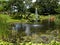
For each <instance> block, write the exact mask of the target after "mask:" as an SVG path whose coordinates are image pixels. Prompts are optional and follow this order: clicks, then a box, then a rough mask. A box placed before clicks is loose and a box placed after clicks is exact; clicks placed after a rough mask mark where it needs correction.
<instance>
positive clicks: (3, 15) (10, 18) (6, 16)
mask: <svg viewBox="0 0 60 45" xmlns="http://www.w3.org/2000/svg"><path fill="white" fill-rule="evenodd" d="M0 17H2V18H3V19H6V20H7V23H10V22H12V23H13V22H21V21H20V20H17V19H12V17H10V16H9V15H5V14H0Z"/></svg>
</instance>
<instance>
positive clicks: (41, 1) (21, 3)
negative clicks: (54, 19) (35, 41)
mask: <svg viewBox="0 0 60 45" xmlns="http://www.w3.org/2000/svg"><path fill="white" fill-rule="evenodd" d="M58 2H59V1H58V0H36V2H32V0H9V1H0V3H1V4H2V6H3V7H2V8H4V9H3V10H5V11H10V12H14V11H13V10H15V9H16V10H15V11H16V12H20V13H22V12H24V13H26V12H31V13H34V12H35V7H37V8H38V13H39V14H54V13H57V11H56V10H55V9H57V8H58V5H59V4H58ZM14 6H15V7H14ZM0 8H1V6H0ZM2 8H1V9H2ZM1 9H0V10H1Z"/></svg>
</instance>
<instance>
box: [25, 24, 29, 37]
mask: <svg viewBox="0 0 60 45" xmlns="http://www.w3.org/2000/svg"><path fill="white" fill-rule="evenodd" d="M25 26H26V29H25V33H26V35H27V36H29V35H30V26H29V25H28V24H26V25H25Z"/></svg>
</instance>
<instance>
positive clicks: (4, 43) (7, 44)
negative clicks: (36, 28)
mask: <svg viewBox="0 0 60 45" xmlns="http://www.w3.org/2000/svg"><path fill="white" fill-rule="evenodd" d="M0 44H1V45H14V44H13V43H9V42H4V41H1V40H0ZM36 44H38V45H60V42H57V41H54V40H53V41H51V43H49V44H44V43H32V42H29V43H20V44H19V45H36ZM16 45H18V44H16Z"/></svg>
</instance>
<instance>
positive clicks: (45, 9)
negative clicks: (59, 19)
mask: <svg viewBox="0 0 60 45" xmlns="http://www.w3.org/2000/svg"><path fill="white" fill-rule="evenodd" d="M38 3H39V5H40V6H41V7H42V8H41V11H42V13H44V14H45V13H48V14H54V13H56V11H55V9H56V8H57V7H58V0H45V1H44V0H40V1H39V2H38Z"/></svg>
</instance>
